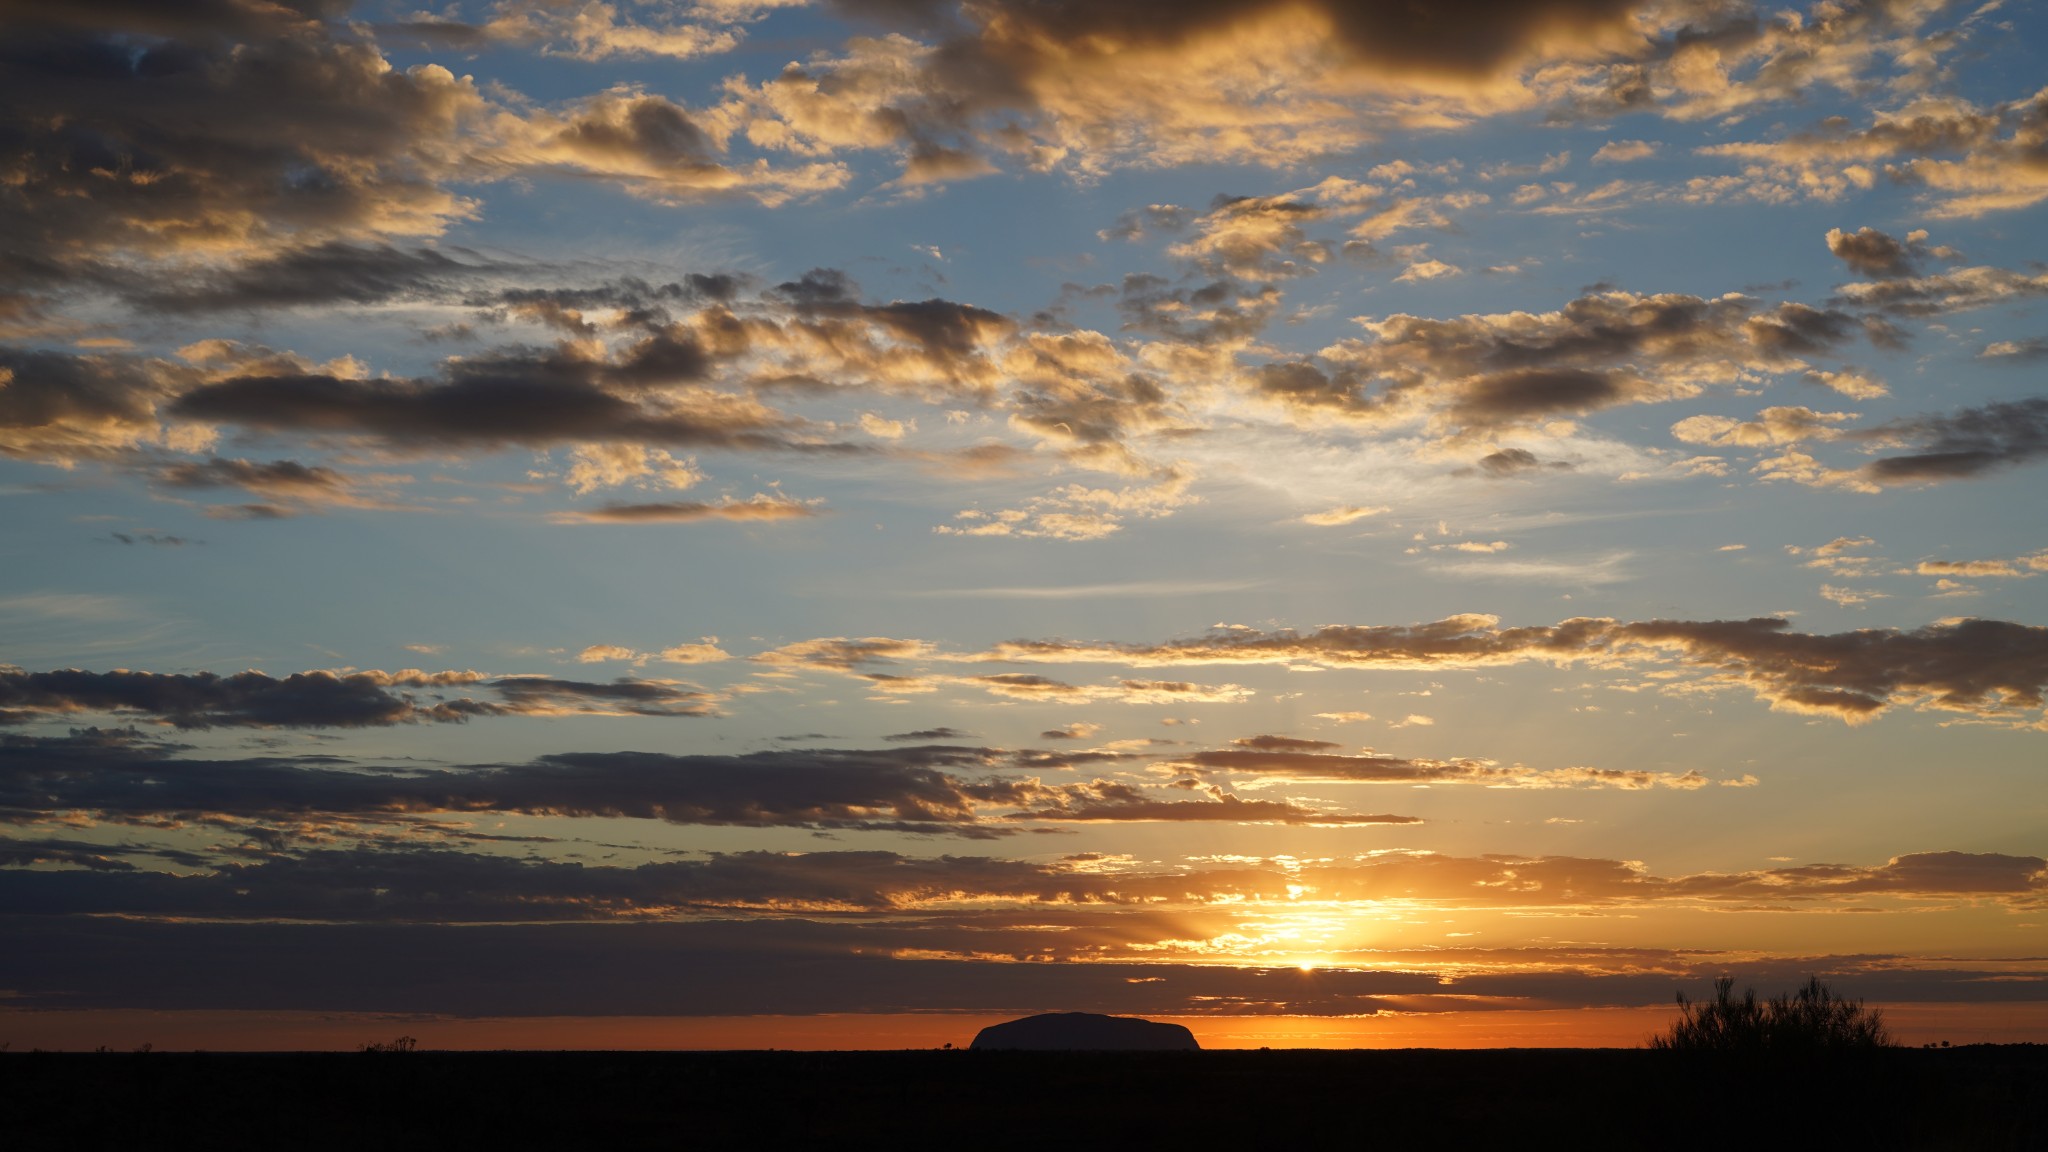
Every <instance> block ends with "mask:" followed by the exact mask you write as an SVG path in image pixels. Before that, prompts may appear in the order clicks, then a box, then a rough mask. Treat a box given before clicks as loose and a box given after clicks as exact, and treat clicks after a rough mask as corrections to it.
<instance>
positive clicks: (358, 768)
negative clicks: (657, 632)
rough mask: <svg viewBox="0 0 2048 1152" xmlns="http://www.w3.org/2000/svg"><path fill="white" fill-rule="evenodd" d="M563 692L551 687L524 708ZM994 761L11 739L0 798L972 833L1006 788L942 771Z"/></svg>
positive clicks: (35, 804) (53, 804)
mask: <svg viewBox="0 0 2048 1152" xmlns="http://www.w3.org/2000/svg"><path fill="white" fill-rule="evenodd" d="M598 687H602V686H598ZM596 690H598V689H597V688H592V687H589V686H586V688H585V691H586V692H588V691H596ZM561 699H562V695H561V693H560V692H559V691H557V692H554V693H551V694H549V695H548V696H547V697H546V698H545V699H543V700H542V701H541V702H540V703H539V704H537V705H536V707H541V708H546V707H551V706H558V705H559V703H560V701H561ZM602 702H603V703H604V704H606V705H608V706H613V707H614V708H615V707H616V704H617V701H616V700H614V699H609V698H606V699H603V701H602ZM53 751H54V754H51V753H52V752H53ZM995 763H997V761H996V758H995V757H994V756H993V755H992V754H991V753H988V752H986V751H985V750H980V749H972V748H960V747H945V746H939V747H915V748H897V749H889V750H885V751H858V750H835V749H792V750H787V751H777V752H757V753H752V754H749V755H744V756H667V755H661V754H657V753H651V752H616V753H594V752H593V753H580V752H579V753H563V754H559V755H552V756H544V757H541V758H539V759H536V760H533V761H531V762H529V763H525V764H515V765H482V766H471V767H461V768H450V769H424V770H423V769H398V770H393V769H388V768H373V767H371V766H368V765H358V764H354V763H350V762H347V761H328V760H325V759H314V760H304V759H300V760H291V759H277V758H258V759H246V760H194V759H168V758H164V757H162V756H160V755H154V754H152V750H151V749H150V748H148V747H146V746H144V747H138V746H134V745H122V744H116V745H112V746H93V745H81V744H78V743H76V742H66V741H65V740H64V739H63V738H56V741H55V742H54V743H52V742H50V741H38V740H36V739H34V738H26V737H17V738H14V739H13V740H11V741H9V742H7V743H4V744H0V809H5V810H7V811H10V812H13V813H16V814H17V818H22V817H26V816H27V815H29V814H32V813H39V812H40V813H45V814H47V813H52V812H59V811H69V810H79V811H89V812H94V813H98V814H99V815H100V817H101V818H102V819H106V820H114V821H123V822H135V821H140V820H154V819H159V818H180V819H196V818H202V817H204V818H209V819H212V818H223V817H233V818H238V819H244V820H258V821H265V820H269V821H275V820H289V819H293V818H297V817H300V816H307V815H318V816H323V817H326V818H330V819H380V818H389V817H393V816H401V815H408V814H423V813H467V812H523V813H527V814H531V815H548V816H575V817H610V818H627V819H643V820H665V821H668V822H671V823H677V824H726V825H739V826H747V827H778V826H780V827H808V828H872V829H891V830H897V831H907V832H918V833H925V834H947V835H961V836H969V837H976V838H983V839H986V838H989V837H992V836H998V835H1003V834H1005V832H1004V830H1002V829H1000V828H983V827H980V826H978V825H977V823H976V804H977V803H978V802H994V803H1000V802H1001V797H1003V796H1004V795H1008V794H1011V793H1013V792H1014V789H1013V788H1012V787H1011V786H1010V785H1007V784H1004V783H1002V782H1000V781H995V782H989V783H974V782H969V781H962V780H960V779H956V778H955V777H954V776H952V775H949V774H948V771H947V770H948V769H969V770H980V769H986V768H988V767H991V766H993V765H994V764H995Z"/></svg>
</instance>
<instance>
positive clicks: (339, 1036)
mask: <svg viewBox="0 0 2048 1152" xmlns="http://www.w3.org/2000/svg"><path fill="white" fill-rule="evenodd" d="M1881 1007H1882V1009H1883V1011H1884V1014H1885V1020H1886V1022H1887V1023H1888V1024H1889V1025H1890V1026H1891V1029H1892V1032H1893V1034H1894V1035H1895V1036H1896V1037H1897V1038H1898V1039H1899V1041H1900V1042H1901V1043H1903V1044H1906V1045H1908V1046H1918V1045H1921V1044H1926V1043H1938V1042H1940V1041H1942V1040H1947V1041H1949V1042H1950V1043H1953V1044H1973V1043H1975V1044H1982V1043H2018V1042H2025V1041H2031V1040H2035V1039H2037V1038H2038V1037H2039V1036H2041V1035H2042V1034H2043V1033H2048V1002H2025V1003H2015V1004H1897V1005H1883V1006H1881ZM1013 1018H1014V1016H1013V1015H1005V1014H957V1015H956V1014H912V1013H894V1014H885V1013H874V1014H862V1015H833V1016H729V1017H718V1016H688V1017H663V1016H617V1017H602V1016H583V1017H491V1018H481V1019H461V1018H455V1017H419V1016H404V1015H380V1014H369V1013H363V1014H345V1013H319V1012H225V1011H223V1012H210V1011H186V1012H137V1011H122V1010H111V1009H108V1010H88V1011H76V1012H36V1011H6V1012H0V1043H4V1044H6V1045H7V1047H6V1049H5V1050H6V1051H11V1052H16V1053H19V1052H27V1051H31V1050H37V1049H40V1050H44V1051H69V1052H79V1051H91V1050H93V1049H95V1048H99V1047H102V1046H104V1047H106V1048H109V1049H111V1050H113V1051H117V1052H121V1051H130V1050H133V1049H135V1048H139V1047H141V1046H142V1045H144V1044H148V1045H150V1047H151V1048H152V1049H154V1050H156V1051H212V1052H238V1051H239V1052H293V1051H351V1050H355V1049H359V1048H361V1047H363V1046H364V1045H366V1044H371V1043H382V1042H386V1041H389V1040H391V1039H393V1038H394V1037H397V1036H401V1035H404V1036H413V1037H416V1038H417V1039H418V1041H419V1044H420V1047H421V1048H424V1049H429V1050H435V1049H438V1050H447V1051H493V1050H530V1051H555V1050H564V1051H574V1050H609V1051H716V1050H732V1051H744V1050H761V1049H770V1048H775V1049H791V1050H800V1051H863V1050H872V1051H894V1050H903V1049H914V1048H941V1047H944V1046H945V1045H947V1044H951V1045H953V1046H954V1047H956V1048H964V1047H966V1046H967V1045H968V1044H969V1043H971V1042H972V1041H973V1039H974V1034H975V1033H976V1032H978V1031H980V1030H981V1029H982V1028H985V1027H987V1026H988V1025H991V1024H999V1023H1001V1022H1003V1021H1004V1020H1008V1019H1013ZM1151 1018H1152V1019H1155V1020H1159V1021H1163V1022H1169V1023H1174V1024H1181V1025H1185V1026H1186V1027H1187V1028H1188V1029H1189V1031H1191V1032H1193V1033H1194V1034H1195V1038H1196V1040H1197V1041H1198V1042H1199V1043H1200V1044H1201V1045H1202V1047H1203V1048H1205V1049H1244V1048H1340V1049H1341V1048H1381V1049H1387V1048H1634V1047H1640V1046H1641V1045H1643V1043H1644V1042H1645V1041H1647V1040H1648V1039H1649V1037H1650V1036H1652V1035H1654V1034H1655V1033H1657V1032H1659V1031H1661V1030H1662V1029H1663V1028H1665V1027H1666V1026H1667V1025H1668V1024H1669V1023H1670V1021H1671V1018H1672V1012H1671V1010H1670V1009H1669V1008H1665V1007H1661V1006H1660V1007H1655V1008H1584V1009H1534V1010H1526V1011H1494V1012H1431V1013H1392V1012H1389V1013H1381V1014H1378V1015H1374V1016H1155V1017H1151Z"/></svg>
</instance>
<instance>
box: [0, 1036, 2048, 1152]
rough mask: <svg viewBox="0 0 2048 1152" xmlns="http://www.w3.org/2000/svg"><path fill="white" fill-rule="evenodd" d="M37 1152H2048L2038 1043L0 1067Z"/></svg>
mask: <svg viewBox="0 0 2048 1152" xmlns="http://www.w3.org/2000/svg"><path fill="white" fill-rule="evenodd" d="M0 1117H4V1119H0V1133H4V1135H0V1143H4V1144H5V1145H6V1146H7V1147H11V1148H20V1149H43V1148H64V1149H72V1148H124V1149H126V1148H178V1147H195V1148H196V1147H204V1148H208V1149H240V1148H262V1149H273V1148H350V1149H364V1150H369V1149H377V1150H384V1149H407V1148H433V1149H458V1148H479V1149H481V1148H529V1147H544V1148H563V1149H575V1148H773V1147H798V1146H804V1145H815V1146H847V1145H855V1144H859V1145H865V1146H869V1147H884V1148H891V1147H901V1148H913V1149H921V1148H939V1147H947V1148H958V1149H982V1148H1044V1149H1057V1148H1095V1147H1119V1146H1124V1147H1133V1148H1173V1147H1190V1148H1210V1147H1230V1146H1238V1147H1245V1148H1275V1147H1281V1146H1283V1145H1284V1144H1287V1143H1299V1144H1302V1145H1304V1146H1307V1147H1314V1148H1389V1147H1424V1148H1432V1147H1434V1148H1462V1147H1523V1146H1543V1147H1551V1148H1735V1149H1738V1150H1741V1152H1752V1150H1755V1149H1765V1148H1779V1147H1805V1148H1833V1147H1857V1148H1930V1149H1937V1148H1938V1149H1947V1148H1953V1149H2005V1148H2021V1149H2036V1148H2038V1149H2048V1046H2037V1045H2021V1046H1997V1047H1994V1046H1971V1047H1965V1048H1955V1049H1949V1050H1924V1049H1904V1050H1895V1051H1890V1052H1884V1053H1879V1054H1877V1055H1876V1056H1874V1057H1871V1058H1867V1059H1862V1060H1849V1061H1839V1062H1827V1061H1820V1062H1815V1061H1796V1060H1795V1061H1787V1062H1782V1063H1778V1064H1762V1063H1756V1062H1751V1061H1728V1060H1721V1059H1697V1058H1689V1057H1687V1056H1684V1055H1681V1054H1676V1053H1665V1052H1649V1051H1623V1050H1504V1051H1478V1052H1456V1051H1435V1050H1411V1051H1360V1052H1317V1051H1273V1052H1230V1051H1223V1052H1166V1053H1129V1054H1123V1053H1100V1052H1096V1053H1089V1052H1083V1053H1040V1052H968V1051H945V1052H931V1051H917V1052H824V1053H814V1052H728V1053H618V1052H564V1053H544V1052H498V1053H454V1052H397V1053H376V1052H360V1053H306V1054H292V1055H261V1054H232V1053H213V1054H204V1053H200V1054H194V1053H165V1052H156V1053H101V1054H90V1053H10V1054H4V1055H0Z"/></svg>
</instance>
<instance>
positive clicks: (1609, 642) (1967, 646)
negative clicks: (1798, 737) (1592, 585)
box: [986, 615, 2048, 723]
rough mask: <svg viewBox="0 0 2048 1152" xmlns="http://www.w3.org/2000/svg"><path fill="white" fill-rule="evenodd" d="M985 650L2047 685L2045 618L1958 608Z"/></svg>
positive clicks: (2005, 698)
mask: <svg viewBox="0 0 2048 1152" xmlns="http://www.w3.org/2000/svg"><path fill="white" fill-rule="evenodd" d="M986 655H987V656H988V657H991V658H997V659H1004V660H1020V661H1036V662H1049V663H1069V662H1074V663H1123V664H1129V665H1133V666H1138V667H1160V666H1165V667H1173V666H1185V665H1198V664H1288V663H1304V664H1319V665H1323V666H1326V667H1339V668H1343V667H1352V668H1364V667H1379V668H1404V669H1418V670H1420V669H1451V668H1485V667H1497V666H1503V665H1511V664H1521V663H1549V664H1558V665H1565V664H1578V663H1584V664H1590V665H1594V666H1601V665H1608V666H1635V665H1651V666H1659V665H1665V664H1668V663H1676V664H1677V665H1678V666H1679V667H1680V668H1681V669H1686V670H1689V671H1691V672H1692V673H1693V674H1694V675H1695V676H1696V677H1699V678H1701V679H1703V680H1705V681H1707V682H1710V683H1712V682H1720V683H1728V684H1734V685H1740V686H1743V687H1746V688H1748V689H1750V690H1751V691H1752V692H1754V693H1755V694H1756V695H1757V696H1759V697H1760V698H1762V699H1764V700H1767V701H1769V702H1770V704H1771V706H1772V707H1774V708H1777V709H1781V710H1784V711H1790V712H1801V713H1811V714H1818V715H1830V716H1835V717H1838V718H1840V719H1843V720H1846V721H1850V722H1852V723H1853V722H1858V721H1862V720H1867V719H1870V718H1872V717H1874V716H1876V715H1878V714H1880V713H1882V712H1884V711H1885V710H1886V709H1888V708H1891V707H1895V706H1900V705H1905V706H1910V707H1915V708H1933V709H1937V710H1942V711H1951V712H1960V713H1965V714H1970V715H1975V716H1979V717H1982V718H1985V719H1996V720H2003V721H2007V722H2014V723H2026V722H2027V721H2026V716H2027V714H2028V713H2031V712H2037V711H2039V710H2040V709H2041V708H2042V707H2043V695H2042V694H2043V690H2044V689H2048V628H2039V627H2033V626H2030V625H2024V624H2013V623H2009V622H2006V621H2001V620H1978V619H1963V620H1950V621H1943V622H1940V623H1936V624H1930V625H1928V626H1926V627H1924V628H1917V629H1912V630H1901V629H1891V628H1872V629H1863V630H1859V631H1854V632H1838V633H1833V634H1815V633H1805V632H1795V631H1793V630H1792V628H1791V624H1790V622H1789V621H1787V620H1785V619H1782V618H1778V617H1761V618H1756V619H1750V620H1719V621H1682V620H1651V621H1642V622H1637V623H1618V622H1616V621H1614V620H1608V619H1598V618H1587V617H1580V618H1576V619H1571V620H1566V621H1563V622H1562V623H1559V624H1555V625H1538V626H1533V627H1522V628H1503V627H1501V626H1500V622H1499V621H1498V620H1497V619H1496V618H1494V617H1491V616H1479V615H1467V616H1453V617H1448V618H1446V619H1443V620H1438V621H1434V622H1431V623H1426V624H1413V625H1397V626H1363V625H1333V626H1329V627H1325V628H1319V629H1316V630H1315V631H1312V632H1295V631H1291V630H1282V631H1261V630H1258V629H1252V628H1233V629H1224V630H1219V631H1216V632H1212V633H1210V634H1208V635H1207V636H1204V637H1200V638H1197V639H1192V640H1176V641H1170V642H1168V643H1164V644H1087V643H1079V642H1074V641H1065V640H1016V641H1009V642H1007V643H1003V644H999V645H997V646H995V647H994V648H993V649H991V650H990V651H989V652H988V653H987V654H986Z"/></svg>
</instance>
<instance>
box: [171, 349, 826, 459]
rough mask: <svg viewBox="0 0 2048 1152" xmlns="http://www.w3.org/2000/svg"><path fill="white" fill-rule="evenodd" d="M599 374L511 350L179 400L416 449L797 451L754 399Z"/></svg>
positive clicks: (205, 409)
mask: <svg viewBox="0 0 2048 1152" xmlns="http://www.w3.org/2000/svg"><path fill="white" fill-rule="evenodd" d="M599 375H601V372H600V371H599V369H598V367H597V366H595V365H590V364H579V363H573V362H568V361H565V360H563V359H562V358H560V357H558V356H555V355H552V354H548V353H533V354H518V353H505V354H500V355H498V356H494V357H482V358H478V359H475V360H463V361H459V362H455V363H452V364H450V365H449V368H448V374H447V376H446V377H444V378H442V379H439V380H390V379H358V378H344V377H338V376H329V375H318V374H304V375H292V376H239V377H235V378H232V379H228V380H224V381H222V382H220V383H218V384H208V385H205V386H203V387H200V388H197V389H194V390H192V391H190V392H187V393H185V394H184V395H182V396H180V397H178V398H177V400H176V401H174V402H173V403H172V404H171V405H169V411H170V413H171V414H172V415H175V416H179V417H182V418H185V419H190V420H210V421H220V422H224V423H232V424H238V425H241V426H242V427H245V428H254V429H261V430H263V431H272V432H310V433H315V434H321V433H325V434H330V435H347V436H372V437H376V438H378V439H380V440H384V441H387V442H390V443H393V444H395V445H400V446H410V447H428V446H442V447H456V446H462V447H476V448H497V447H505V446H510V445H515V444H519V445H534V446H540V445H548V444H560V443H564V442H569V441H585V442H590V441H604V442H627V443H636V444H650V445H657V444H658V445H664V446H685V447H726V448H738V449H767V448H791V447H795V446H797V441H796V439H795V438H794V435H793V434H794V433H796V432H797V431H798V429H800V428H801V427H802V422H801V421H799V420H797V419H795V418H793V417H789V416H786V415H783V414H781V413H779V412H776V411H774V410H773V409H769V408H764V407H762V406H760V405H758V404H754V403H752V402H747V401H740V400H734V399H731V398H723V397H705V398H703V402H702V403H701V404H700V405H697V406H694V407H693V406H689V405H676V406H669V405H663V404H646V403H641V402H638V401H636V400H634V399H630V398H627V397H624V396H620V395H618V394H616V393H614V392H612V391H609V390H607V389H606V388H604V387H602V386H601V385H600V383H599V382H598V381H597V380H596V379H593V377H595V376H599Z"/></svg>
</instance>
